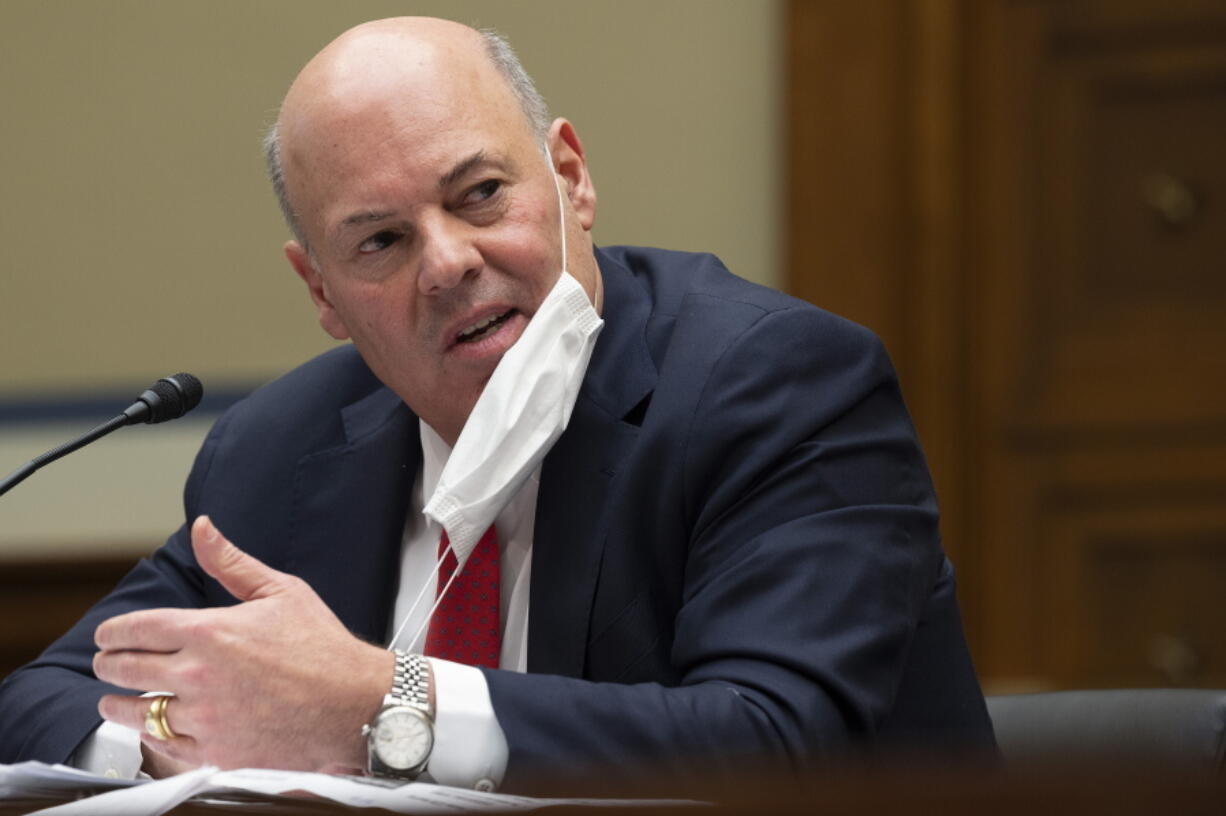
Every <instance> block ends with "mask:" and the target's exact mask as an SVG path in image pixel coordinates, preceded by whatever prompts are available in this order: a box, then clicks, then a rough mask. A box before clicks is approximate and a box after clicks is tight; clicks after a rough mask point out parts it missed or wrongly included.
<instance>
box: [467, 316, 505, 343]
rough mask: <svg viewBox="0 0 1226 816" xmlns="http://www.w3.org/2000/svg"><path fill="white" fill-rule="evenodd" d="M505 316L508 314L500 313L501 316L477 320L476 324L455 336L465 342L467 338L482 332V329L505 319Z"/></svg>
mask: <svg viewBox="0 0 1226 816" xmlns="http://www.w3.org/2000/svg"><path fill="white" fill-rule="evenodd" d="M507 314H509V312H504V313H502V314H496V315H491V316H490V317H487V318H485V320H479V321H477V322H476V323H474V324H472V325H471V326H469V327H468V328H467V329H464V330H463V331H462V332H460V333H459V335H457V336H458V337H459V338H460V339H461V340H467V339H468V338H469V337H471V336H473V335H474V334H476V333H477V332H480V331H482V330H484V329H487V328H489V327H490V326H491V325H493V324H494V323H497V322H499V321H500V320H502V319H503V318H505V317H506V316H507Z"/></svg>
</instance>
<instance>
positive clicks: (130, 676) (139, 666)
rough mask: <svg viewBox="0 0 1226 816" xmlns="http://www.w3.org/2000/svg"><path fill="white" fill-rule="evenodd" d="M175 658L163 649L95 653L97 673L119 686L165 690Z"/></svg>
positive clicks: (107, 681)
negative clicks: (157, 650) (158, 650)
mask: <svg viewBox="0 0 1226 816" xmlns="http://www.w3.org/2000/svg"><path fill="white" fill-rule="evenodd" d="M173 660H174V658H173V656H171V655H169V654H165V653H162V652H130V651H120V652H98V653H97V654H95V655H94V676H95V677H97V678H98V679H99V680H102V681H103V682H106V683H111V684H112V685H116V686H119V687H120V688H128V689H135V690H137V691H146V690H149V689H166V688H168V678H169V677H170V672H171V668H172V661H173Z"/></svg>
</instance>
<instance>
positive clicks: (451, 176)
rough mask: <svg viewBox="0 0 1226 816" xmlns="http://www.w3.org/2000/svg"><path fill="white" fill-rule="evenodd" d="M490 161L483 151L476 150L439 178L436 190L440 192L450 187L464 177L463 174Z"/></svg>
mask: <svg viewBox="0 0 1226 816" xmlns="http://www.w3.org/2000/svg"><path fill="white" fill-rule="evenodd" d="M489 161H490V157H489V156H487V155H486V154H485V151H484V150H478V151H477V152H476V153H474V154H472V155H471V156H469V157H468V158H466V159H462V160H461V161H459V162H458V163H457V164H456V166H455V167H452V168H451V169H450V170H448V171H447V172H446V173H445V174H443V175H442V176H440V177H439V180H438V188H439V189H440V190H442V189H444V188H446V187H449V186H451V185H452V184H454V183H455V182H456V180H457V179H460V178H462V177H463V176H464V174H465V173H467V172H468V171H470V170H472V169H473V168H474V167H476V166H477V165H480V164H485V163H487V162H489Z"/></svg>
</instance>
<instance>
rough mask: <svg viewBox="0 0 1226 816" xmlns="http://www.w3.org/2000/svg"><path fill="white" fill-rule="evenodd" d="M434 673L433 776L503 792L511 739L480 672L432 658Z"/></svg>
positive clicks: (443, 782) (441, 781)
mask: <svg viewBox="0 0 1226 816" xmlns="http://www.w3.org/2000/svg"><path fill="white" fill-rule="evenodd" d="M427 659H428V660H429V661H430V666H431V668H432V669H433V670H434V705H435V712H434V750H433V751H432V752H431V753H430V762H429V765H428V766H427V767H428V770H429V774H430V777H431V778H432V779H433V780H434V781H435V782H438V783H439V784H440V785H451V786H453V787H457V788H469V789H476V790H484V791H491V790H497V789H498V786H499V785H501V784H502V777H503V775H504V774H505V773H506V770H507V738H506V735H505V734H503V733H502V726H500V725H499V724H498V718H497V717H496V716H495V715H494V704H493V703H491V702H490V689H489V686H488V685H487V684H486V682H485V675H484V674H482V672H481V670H480V669H477V668H474V667H473V666H465V665H463V664H460V663H452V662H451V661H448V660H440V659H438V658H433V657H431V658H427Z"/></svg>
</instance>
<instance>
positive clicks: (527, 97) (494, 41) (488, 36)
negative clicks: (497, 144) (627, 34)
mask: <svg viewBox="0 0 1226 816" xmlns="http://www.w3.org/2000/svg"><path fill="white" fill-rule="evenodd" d="M480 34H481V40H482V42H483V44H484V45H485V54H486V56H487V57H489V59H490V62H492V63H493V64H494V67H495V68H496V69H498V73H499V74H501V75H502V78H503V79H504V80H506V82H507V85H508V86H509V87H510V88H511V93H513V94H514V95H515V100H516V101H517V102H518V103H519V108H520V110H521V111H523V114H524V118H526V119H527V120H528V126H529V127H530V128H531V129H532V135H533V136H534V137H535V138H536V140H537V141H538V142H539V143H540V144H541V145H542V153H543V152H544V150H543V146H544V144H545V140H546V138H547V137H548V136H549V124H550V121H551V120H550V118H549V108H548V107H546V105H545V99H544V97H542V96H541V94H540V92H539V91H538V90H537V89H536V83H534V82H533V81H532V77H530V76H528V72H527V71H525V70H524V66H523V64H522V63H521V62H520V61H519V57H517V56H516V55H515V50H514V49H513V48H511V43H510V42H508V41H507V38H506V37H504V36H502V35H501V34H499V33H498V32H497V31H495V30H493V29H492V28H483V29H481V31H480ZM264 163H265V165H266V166H267V168H268V180H269V181H271V182H272V191H273V193H274V194H275V195H276V196H277V203H278V204H279V205H280V206H281V215H283V216H284V217H285V223H286V224H287V225H288V226H289V228H290V231H291V232H293V233H294V238H295V239H297V241H298V243H299V244H301V245H302V248H303V249H306V250H307V251H308V252H309V251H310V248H309V246H308V245H307V240H306V235H305V234H304V233H303V231H302V225H301V224H300V223H299V222H298V215H297V213H295V212H294V206H293V205H292V204H291V203H290V200H289V193H288V192H287V191H286V189H285V167H284V165H283V164H282V163H281V135H280V133H279V131H278V128H277V122H276V121H275V120H274V121H273V123H272V126H271V127H269V128H268V130H267V132H266V133H265V134H264Z"/></svg>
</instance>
